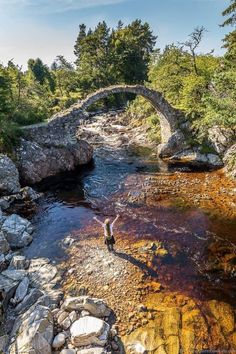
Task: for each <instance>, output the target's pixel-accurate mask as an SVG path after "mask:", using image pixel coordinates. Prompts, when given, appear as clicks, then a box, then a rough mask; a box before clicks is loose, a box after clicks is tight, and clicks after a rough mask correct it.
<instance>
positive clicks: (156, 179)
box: [25, 120, 236, 353]
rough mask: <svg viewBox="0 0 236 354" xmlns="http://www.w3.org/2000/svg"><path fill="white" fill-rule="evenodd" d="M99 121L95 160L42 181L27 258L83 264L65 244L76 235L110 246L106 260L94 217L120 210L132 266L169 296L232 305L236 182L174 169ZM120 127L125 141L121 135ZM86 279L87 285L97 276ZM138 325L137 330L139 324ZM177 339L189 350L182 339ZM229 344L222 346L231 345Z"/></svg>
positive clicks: (120, 229) (121, 243)
mask: <svg viewBox="0 0 236 354" xmlns="http://www.w3.org/2000/svg"><path fill="white" fill-rule="evenodd" d="M96 124H97V123H96V120H94V121H93V123H92V124H91V127H89V128H86V129H88V130H90V133H91V131H93V129H95V130H96V129H97V131H96V134H97V140H96V139H95V143H94V146H95V153H94V160H93V162H92V163H91V164H90V165H89V166H87V167H84V168H83V169H81V168H79V169H78V170H77V171H74V172H73V173H69V174H62V175H61V176H58V177H57V178H50V179H48V181H46V182H44V183H43V184H41V185H39V186H37V188H38V190H40V191H43V192H44V196H43V197H42V198H41V200H40V202H39V204H38V206H37V210H36V213H35V214H34V215H33V216H32V221H33V223H34V225H35V227H36V231H35V233H34V241H33V243H32V244H31V245H30V246H29V247H28V248H27V249H26V251H25V254H26V255H27V256H28V257H29V258H33V257H48V258H50V259H52V260H53V261H55V262H56V263H58V264H60V265H62V264H63V267H64V268H65V267H67V266H69V265H70V266H71V263H72V260H75V263H76V262H77V261H76V258H74V257H75V256H76V255H73V253H71V252H70V251H68V249H66V248H65V247H64V246H63V240H64V239H65V237H67V236H68V235H71V236H72V237H73V238H74V239H75V241H76V242H77V243H78V244H80V242H81V246H80V247H81V248H79V247H78V249H77V251H76V252H78V253H79V252H81V253H82V252H87V251H84V249H83V247H87V246H86V245H92V247H95V248H94V249H96V245H97V243H98V245H99V247H100V246H101V249H103V248H104V255H103V256H102V257H106V254H105V252H106V250H105V246H104V245H102V244H101V232H100V231H101V230H100V229H99V225H97V224H96V223H95V222H94V221H93V217H94V216H95V215H96V216H97V217H98V218H100V219H101V220H102V219H104V218H105V217H111V218H113V217H115V215H116V214H118V213H119V214H120V221H119V222H118V223H117V231H116V236H117V239H118V242H117V243H118V245H117V247H118V250H119V251H120V252H121V251H122V252H123V253H122V254H121V257H120V258H122V257H123V259H126V261H129V262H130V263H132V266H135V267H136V268H137V269H138V271H139V272H140V271H141V272H144V273H145V272H146V273H145V274H146V275H147V271H148V275H147V276H148V277H149V278H150V277H151V278H152V281H153V280H155V282H158V283H160V284H161V286H162V288H163V289H164V294H167V291H168V294H169V293H171V294H175V295H173V296H174V297H175V298H176V299H178V295H176V294H180V295H181V296H186V297H187V299H194V301H203V302H204V301H211V300H214V301H221V302H225V303H226V304H229V305H230V306H232V308H234V307H235V305H236V301H235V296H236V292H235V290H236V284H235V276H236V267H235V265H236V248H235V245H236V232H235V230H236V217H235V206H236V204H235V203H236V200H235V191H236V189H235V184H234V183H233V182H231V181H229V180H228V179H227V178H225V177H224V175H223V174H222V172H200V171H199V172H196V171H195V172H189V171H188V170H186V171H185V172H183V171H181V168H179V167H170V166H168V165H167V164H166V163H164V162H163V161H160V160H159V159H158V158H156V157H155V155H154V154H153V152H152V150H151V149H149V148H143V147H139V146H138V145H137V144H135V145H134V144H128V141H129V132H125V133H124V131H123V130H122V128H121V127H120V126H119V125H117V126H114V127H115V128H116V130H115V132H112V134H111V132H110V131H106V130H105V129H103V128H101V126H102V124H101V123H100V125H99V126H98V127H97V125H96ZM118 128H119V129H120V130H119V129H118ZM117 130H118V132H117ZM120 131H122V136H123V140H119V137H120V136H121V133H120ZM124 138H126V140H125V139H124ZM105 139H107V140H105ZM104 140H105V143H104ZM117 141H118V144H117ZM99 242H100V243H99ZM153 243H155V245H154V246H153ZM156 244H157V245H159V244H160V245H161V248H162V249H164V250H165V252H166V254H164V255H165V256H164V257H162V258H160V255H159V256H158V254H157V253H155V247H156ZM150 245H151V246H150ZM89 247H90V246H89ZM142 247H143V248H144V250H147V248H145V247H149V248H150V247H154V252H153V254H152V255H151V256H150V254H149V253H150V252H147V254H148V255H147V256H146V255H145V257H146V258H145V257H144V259H143V258H142V257H143V255H142V254H141V256H140V255H139V254H138V253H137V252H141V253H142V250H141V251H140V249H142ZM132 248H133V249H132ZM150 249H151V248H150ZM85 250H86V248H85ZM125 250H126V251H125ZM144 252H145V251H144ZM165 252H164V253H165ZM125 254H126V256H125ZM122 255H123V256H122ZM136 255H137V257H136ZM80 256H81V255H80ZM77 257H79V255H77ZM88 257H89V253H88ZM109 257H110V256H109ZM140 257H141V258H140ZM131 272H132V271H131ZM67 280H68V279H67ZM80 280H81V281H80V284H82V285H83V283H84V282H86V281H88V282H90V281H91V283H92V281H93V279H90V280H87V279H80ZM127 281H128V282H129V280H127ZM149 281H150V279H149ZM65 282H66V281H65ZM131 282H132V281H131ZM107 285H109V282H108V283H106V284H105V286H107ZM139 286H140V285H139ZM145 286H146V288H147V284H146V283H145V284H143V288H144V289H145ZM127 287H129V284H128V285H127ZM141 287H142V285H141ZM134 291H136V290H134ZM154 293H155V291H152V290H150V289H149V291H142V290H140V294H142V295H143V296H142V297H141V298H140V297H139V298H138V301H141V300H142V301H146V302H147V303H148V302H149V301H153V300H150V299H149V296H153V294H154ZM93 294H95V295H103V296H104V293H103V292H102V290H101V291H100V290H99V287H97V288H96V289H93ZM135 294H136V293H135ZM136 295H137V294H136ZM136 295H135V296H136ZM159 295H160V294H158V296H159ZM127 296H128V295H127ZM108 301H109V299H108ZM132 301H135V300H134V298H132ZM158 301H160V299H158V298H156V300H155V303H156V304H157V303H158ZM176 301H177V300H176ZM186 301H187V300H186ZM162 302H163V298H162ZM164 302H165V301H164ZM111 303H112V304H113V305H114V303H113V302H112V301H111ZM185 305H186V304H185ZM176 306H177V305H176ZM181 306H182V305H181ZM121 317H122V315H121ZM196 318H197V317H196ZM154 321H155V320H154ZM181 326H182V325H181ZM137 327H139V326H137ZM133 329H134V330H135V329H136V331H137V328H136V327H135V322H134V328H133ZM194 330H195V329H194ZM195 331H196V330H195ZM131 332H132V331H131ZM231 332H232V331H231ZM124 333H126V332H124ZM235 333H236V332H235ZM126 334H127V333H126ZM195 335H196V334H195ZM229 335H230V336H231V335H232V333H230V334H229ZM137 336H138V334H137ZM227 336H228V334H227ZM203 337H204V336H203ZM179 338H180V342H181V343H182V344H181V345H182V348H183V350H184V352H186V353H187V352H188V349H186V348H187V347H186V344H184V339H183V338H182V337H181V336H179ZM181 338H182V339H181ZM204 338H205V337H204ZM227 338H228V337H227ZM230 338H231V337H230ZM130 340H131V339H130ZM135 340H136V339H135ZM233 340H236V337H235V339H232V341H233ZM126 341H129V340H128V339H126ZM204 341H205V342H204ZM227 341H228V342H229V343H230V340H228V339H227ZM131 342H132V340H131ZM228 342H227V343H228ZM204 343H205V344H204ZM206 343H207V340H206V339H202V344H201V345H200V347H197V344H196V348H201V349H202V348H203V349H204V348H205V349H208V348H209V343H207V344H206ZM212 343H214V340H213V342H212ZM166 345H167V344H166ZM176 345H177V344H176ZM178 345H179V344H178ZM204 345H205V346H204ZM212 345H213V344H212ZM217 345H218V344H215V343H214V345H213V347H214V348H216V349H217V348H218V346H217ZM219 345H223V344H219ZM227 345H228V347H227ZM227 345H226V344H225V347H223V349H224V348H226V349H227V348H229V346H230V345H231V344H227ZM131 346H132V343H131ZM184 348H185V349H186V350H185V349H184ZM189 350H190V349H189ZM191 350H192V349H191ZM191 352H192V351H189V353H191ZM150 353H158V352H157V351H155V350H154V351H150ZM169 353H171V352H169ZM173 353H174V351H173Z"/></svg>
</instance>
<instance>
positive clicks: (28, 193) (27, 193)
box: [21, 187, 40, 202]
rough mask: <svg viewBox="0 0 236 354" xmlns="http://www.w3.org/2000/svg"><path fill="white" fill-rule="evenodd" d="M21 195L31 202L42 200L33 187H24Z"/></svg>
mask: <svg viewBox="0 0 236 354" xmlns="http://www.w3.org/2000/svg"><path fill="white" fill-rule="evenodd" d="M21 194H22V198H23V199H28V200H30V201H33V202H34V201H36V200H38V199H39V198H40V194H39V193H37V192H36V191H35V190H34V189H33V188H31V187H24V188H22V189H21Z"/></svg>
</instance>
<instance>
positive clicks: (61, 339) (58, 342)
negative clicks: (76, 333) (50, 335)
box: [52, 333, 66, 349]
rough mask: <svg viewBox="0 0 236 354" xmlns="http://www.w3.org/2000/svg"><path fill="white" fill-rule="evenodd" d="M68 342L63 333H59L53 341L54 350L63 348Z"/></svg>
mask: <svg viewBox="0 0 236 354" xmlns="http://www.w3.org/2000/svg"><path fill="white" fill-rule="evenodd" d="M65 341H66V337H65V335H64V334H63V333H59V334H58V335H57V336H56V337H55V338H54V340H53V342H52V346H53V348H56V349H58V348H61V347H62V346H63V344H64V343H65Z"/></svg>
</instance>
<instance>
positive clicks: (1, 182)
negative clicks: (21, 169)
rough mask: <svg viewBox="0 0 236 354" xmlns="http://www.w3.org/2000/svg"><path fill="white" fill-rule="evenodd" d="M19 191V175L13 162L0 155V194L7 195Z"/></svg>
mask: <svg viewBox="0 0 236 354" xmlns="http://www.w3.org/2000/svg"><path fill="white" fill-rule="evenodd" d="M19 191H20V182H19V173H18V170H17V168H16V165H15V164H14V162H13V161H12V160H11V159H10V158H9V157H8V156H6V155H3V154H0V194H3V195H7V194H12V193H18V192H19Z"/></svg>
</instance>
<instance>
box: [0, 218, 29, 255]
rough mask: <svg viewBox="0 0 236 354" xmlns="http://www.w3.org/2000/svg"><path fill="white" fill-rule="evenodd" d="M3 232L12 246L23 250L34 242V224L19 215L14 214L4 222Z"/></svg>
mask: <svg viewBox="0 0 236 354" xmlns="http://www.w3.org/2000/svg"><path fill="white" fill-rule="evenodd" d="M2 232H3V235H4V236H5V238H6V239H7V241H8V242H9V244H10V246H11V247H13V248H21V247H24V246H27V245H28V244H29V243H30V242H31V241H32V239H33V238H32V236H31V235H30V234H31V233H32V232H33V226H32V224H31V223H30V222H29V221H28V220H26V219H24V218H22V217H20V216H19V215H17V214H12V215H11V216H9V217H8V218H6V220H5V221H4V223H3V225H2Z"/></svg>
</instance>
